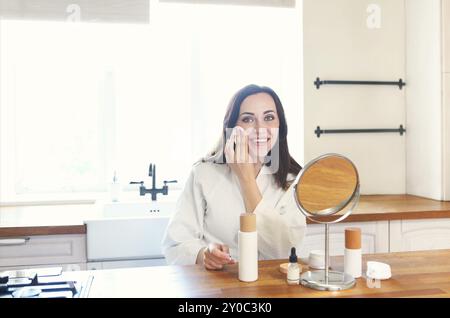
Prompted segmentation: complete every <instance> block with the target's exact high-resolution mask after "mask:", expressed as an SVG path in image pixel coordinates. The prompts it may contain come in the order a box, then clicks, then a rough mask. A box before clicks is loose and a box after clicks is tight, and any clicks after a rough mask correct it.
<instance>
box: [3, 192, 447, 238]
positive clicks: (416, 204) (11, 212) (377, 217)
mask: <svg viewBox="0 0 450 318" xmlns="http://www.w3.org/2000/svg"><path fill="white" fill-rule="evenodd" d="M98 213H99V212H98V208H96V207H95V205H94V204H71V205H42V206H11V207H0V237H8V236H9V237H11V236H28V235H52V234H84V233H86V226H85V225H84V220H86V219H89V218H93V217H101V215H99V214H98ZM426 218H450V202H449V201H447V202H444V201H437V200H431V199H425V198H421V197H416V196H412V195H363V196H361V198H360V201H359V203H358V205H357V208H356V209H355V211H353V213H352V214H351V215H350V216H349V217H348V218H346V219H345V220H344V222H368V221H382V220H400V219H426ZM329 219H333V217H329ZM308 223H311V222H310V221H309V220H308Z"/></svg>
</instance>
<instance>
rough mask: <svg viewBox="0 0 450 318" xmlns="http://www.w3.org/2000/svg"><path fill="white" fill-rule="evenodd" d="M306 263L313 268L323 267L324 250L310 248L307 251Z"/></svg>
mask: <svg viewBox="0 0 450 318" xmlns="http://www.w3.org/2000/svg"><path fill="white" fill-rule="evenodd" d="M308 265H309V267H310V268H314V269H324V268H325V252H324V251H322V250H312V251H310V252H309V259H308Z"/></svg>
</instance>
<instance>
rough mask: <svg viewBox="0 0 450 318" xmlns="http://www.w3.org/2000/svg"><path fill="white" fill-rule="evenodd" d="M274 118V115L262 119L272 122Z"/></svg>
mask: <svg viewBox="0 0 450 318" xmlns="http://www.w3.org/2000/svg"><path fill="white" fill-rule="evenodd" d="M274 119H275V116H274V115H267V116H266V117H264V120H266V121H270V120H274Z"/></svg>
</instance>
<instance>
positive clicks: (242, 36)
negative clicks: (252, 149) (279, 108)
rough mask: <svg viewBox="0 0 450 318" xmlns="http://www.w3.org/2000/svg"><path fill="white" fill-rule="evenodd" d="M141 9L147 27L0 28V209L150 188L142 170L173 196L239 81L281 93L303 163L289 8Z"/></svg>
mask: <svg viewBox="0 0 450 318" xmlns="http://www.w3.org/2000/svg"><path fill="white" fill-rule="evenodd" d="M151 4H152V5H151V6H150V22H149V23H148V24H131V23H83V22H79V23H68V22H61V21H36V20H29V21H26V20H11V19H8V20H6V19H5V20H0V110H1V113H0V115H1V116H0V120H1V126H0V128H1V131H0V132H1V136H0V137H1V143H0V145H1V149H0V173H1V183H0V186H1V187H0V201H8V200H16V199H17V198H18V197H26V196H27V195H39V194H42V195H45V194H47V195H48V194H54V193H59V194H70V193H90V192H101V191H106V190H107V189H108V188H107V186H108V183H109V182H110V181H111V179H112V176H113V173H114V171H117V174H118V176H119V179H120V180H121V182H122V183H123V184H127V183H129V181H141V180H142V181H146V182H149V179H148V176H147V174H148V165H149V164H150V163H154V164H156V166H157V180H158V186H161V184H162V181H163V180H171V179H178V180H179V182H180V183H179V184H178V186H177V187H178V188H181V187H182V185H183V182H184V180H185V178H186V176H187V174H188V173H189V171H190V169H191V165H192V164H193V163H194V162H195V161H196V160H197V159H198V158H199V157H201V156H202V155H204V154H205V153H206V152H207V151H208V150H209V149H210V148H211V147H212V146H213V144H214V143H215V142H216V140H217V138H218V137H219V134H220V129H221V125H222V119H223V115H224V113H225V108H226V106H227V104H228V101H229V100H230V98H231V96H232V95H233V93H234V92H235V91H236V90H238V89H239V88H241V87H242V86H244V85H246V84H249V83H255V84H260V85H267V86H270V87H272V88H273V89H274V90H275V91H276V92H277V93H278V94H279V95H280V97H281V100H282V102H283V104H284V107H285V110H286V116H287V119H288V125H289V138H290V139H289V145H290V149H291V152H292V153H293V155H294V156H295V157H296V158H297V159H298V160H299V161H302V159H303V158H302V157H303V142H302V139H303V138H302V134H303V132H302V131H303V128H302V126H303V125H302V113H303V111H302V109H303V108H302V91H301V89H302V83H301V81H302V75H301V74H302V69H301V60H302V58H301V54H302V50H301V29H300V26H301V23H300V17H301V14H300V12H299V9H298V8H277V7H255V6H251V7H248V6H239V5H205V4H201V5H193V4H185V3H184V4H180V3H158V2H157V1H153V2H151ZM131 188H132V189H134V187H131V186H130V189H131Z"/></svg>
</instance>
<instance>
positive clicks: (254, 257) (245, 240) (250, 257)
mask: <svg viewBox="0 0 450 318" xmlns="http://www.w3.org/2000/svg"><path fill="white" fill-rule="evenodd" d="M238 249H239V263H238V268H239V280H241V281H243V282H254V281H255V280H257V279H258V235H257V232H256V214H254V213H244V214H241V216H240V230H239V234H238Z"/></svg>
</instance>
